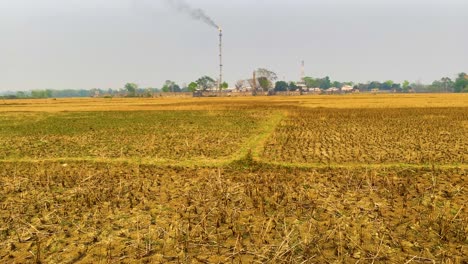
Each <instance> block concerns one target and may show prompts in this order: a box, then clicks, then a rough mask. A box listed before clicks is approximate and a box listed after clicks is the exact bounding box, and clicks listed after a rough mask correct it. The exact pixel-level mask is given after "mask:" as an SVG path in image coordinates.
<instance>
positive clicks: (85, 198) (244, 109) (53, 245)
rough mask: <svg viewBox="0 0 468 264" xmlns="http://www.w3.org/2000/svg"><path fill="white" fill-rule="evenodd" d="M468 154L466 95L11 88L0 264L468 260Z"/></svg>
mask: <svg viewBox="0 0 468 264" xmlns="http://www.w3.org/2000/svg"><path fill="white" fill-rule="evenodd" d="M410 102H412V104H411V103H410ZM467 153H468V97H467V96H466V95H462V96H460V95H457V96H453V95H408V97H404V96H402V95H398V96H397V95H358V96H356V95H354V96H310V97H308V96H304V97H284V98H282V97H271V98H267V97H265V98H262V97H258V98H207V99H159V98H158V99H118V100H109V99H89V100H83V99H77V100H60V99H58V100H24V101H21V100H11V101H5V102H3V104H0V190H1V191H0V241H1V242H0V243H1V246H0V261H1V262H3V263H35V262H36V263H37V262H41V263H467V262H468V258H467V257H466V256H467V255H468V210H467V208H466V204H468V201H467V200H468V198H467V197H468V195H467V187H468V184H467V174H468V166H467V161H468V154H467Z"/></svg>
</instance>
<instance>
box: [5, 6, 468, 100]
mask: <svg viewBox="0 0 468 264" xmlns="http://www.w3.org/2000/svg"><path fill="white" fill-rule="evenodd" d="M186 2H187V3H189V4H190V5H191V6H193V7H198V8H202V9H203V10H204V11H205V12H206V13H207V14H209V15H210V16H211V17H212V18H213V19H214V21H215V22H216V23H218V24H220V25H221V26H222V27H223V29H224V39H223V41H224V60H225V61H224V66H225V79H226V80H227V81H228V82H229V83H230V84H233V83H234V82H235V81H236V80H238V79H245V78H248V77H249V76H250V75H251V72H252V71H253V70H254V69H255V68H259V67H264V68H268V69H271V70H273V71H275V72H277V73H278V76H279V77H280V79H283V78H286V79H287V80H297V79H299V77H300V61H301V60H305V62H306V75H309V76H313V77H323V76H326V75H328V76H330V77H331V79H332V80H340V81H359V82H366V81H372V80H378V81H385V80H389V79H392V80H395V81H398V82H400V81H402V80H404V79H408V80H410V81H417V80H421V81H422V82H432V80H434V79H439V78H441V77H443V76H449V77H455V74H457V73H458V72H462V71H465V72H466V71H468V1H466V0H186ZM0 34H1V41H0V91H5V90H30V89H45V88H50V89H66V88H72V89H78V88H84V89H91V88H119V87H123V85H124V84H125V83H126V82H135V83H137V84H139V85H140V86H142V87H161V86H162V83H163V82H164V81H165V80H167V79H170V80H174V81H176V82H178V83H180V84H183V83H189V82H191V81H193V80H196V79H197V78H198V77H200V76H202V75H210V76H212V77H217V75H218V32H217V31H216V29H215V28H213V27H210V26H208V25H206V24H203V23H202V22H200V21H194V20H192V19H190V17H189V16H187V15H184V14H182V13H180V12H177V11H176V10H174V8H171V6H170V5H168V4H167V1H166V0H0Z"/></svg>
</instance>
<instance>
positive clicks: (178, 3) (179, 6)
mask: <svg viewBox="0 0 468 264" xmlns="http://www.w3.org/2000/svg"><path fill="white" fill-rule="evenodd" d="M166 3H168V4H169V5H170V6H172V7H173V8H174V9H176V10H177V11H179V12H182V13H186V14H187V15H189V16H190V17H191V18H193V19H195V20H199V21H202V22H204V23H205V24H207V25H210V26H212V27H215V28H218V25H216V23H215V22H214V21H213V19H211V18H210V17H209V16H208V15H207V14H206V13H205V11H203V10H202V9H200V8H194V7H191V6H190V5H189V4H187V3H186V2H185V1H184V0H166Z"/></svg>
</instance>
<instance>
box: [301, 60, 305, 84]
mask: <svg viewBox="0 0 468 264" xmlns="http://www.w3.org/2000/svg"><path fill="white" fill-rule="evenodd" d="M304 78H305V62H304V61H302V63H301V82H304Z"/></svg>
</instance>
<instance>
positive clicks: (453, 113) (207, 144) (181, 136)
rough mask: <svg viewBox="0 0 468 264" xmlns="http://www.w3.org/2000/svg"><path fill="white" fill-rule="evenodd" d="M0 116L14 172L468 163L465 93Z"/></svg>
mask: <svg viewBox="0 0 468 264" xmlns="http://www.w3.org/2000/svg"><path fill="white" fill-rule="evenodd" d="M0 111H1V113H0V121H2V123H3V124H0V140H1V143H3V147H0V161H1V162H9V163H10V162H21V163H23V162H33V163H38V162H61V163H67V162H81V161H86V162H99V163H116V164H118V163H129V164H148V165H158V166H168V165H170V166H181V167H193V166H203V167H223V166H226V165H229V164H231V163H233V162H238V161H245V159H249V160H250V161H249V162H251V161H253V162H257V163H262V164H270V165H275V166H285V167H302V168H322V167H339V168H346V167H369V168H371V167H372V168H381V167H384V168H385V167H412V168H421V167H422V168H427V167H432V166H437V167H440V168H466V167H467V163H466V161H467V160H468V156H467V153H468V142H467V140H466V138H468V132H467V131H468V114H467V113H468V96H467V95H465V94H461V95H452V94H424V95H420V94H411V95H401V94H389V95H368V94H367V95H341V96H302V97H239V98H236V97H234V98H182V99H178V98H154V99H153V98H152V99H140V98H129V99H122V98H114V99H104V98H91V99H56V100H55V99H38V100H7V101H3V104H0ZM156 123H157V125H155V124H156ZM2 152H3V153H2Z"/></svg>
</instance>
